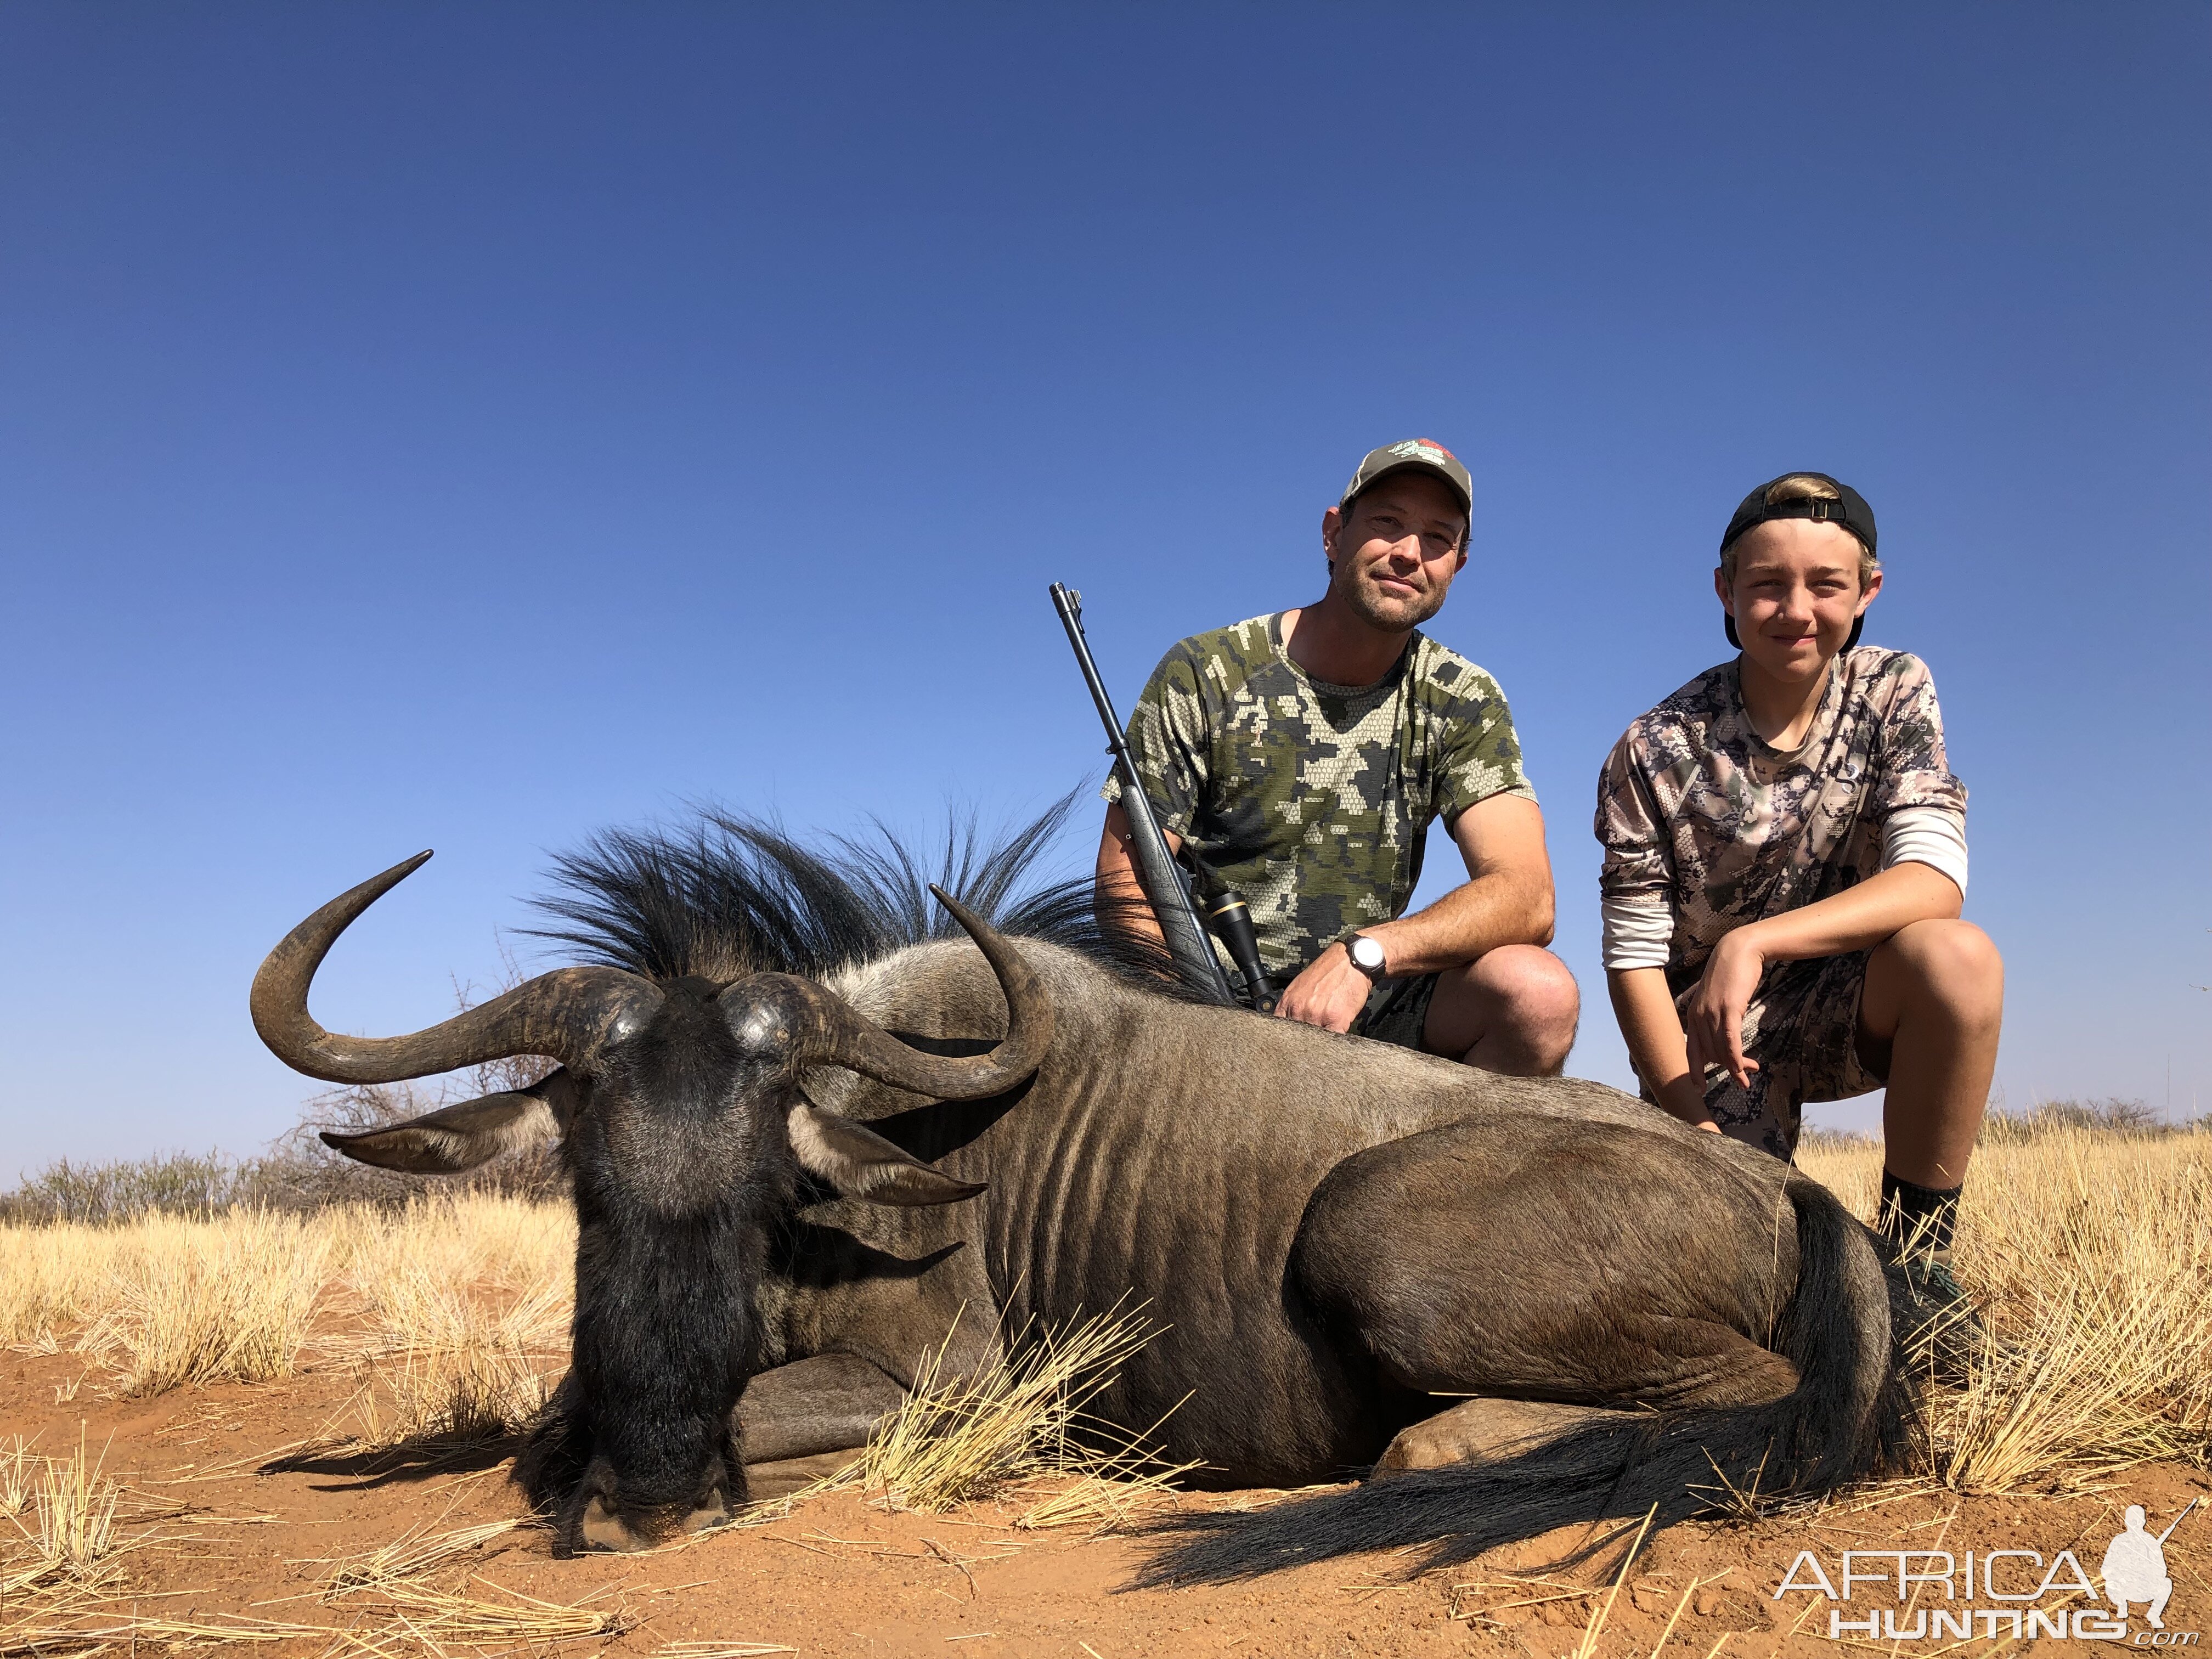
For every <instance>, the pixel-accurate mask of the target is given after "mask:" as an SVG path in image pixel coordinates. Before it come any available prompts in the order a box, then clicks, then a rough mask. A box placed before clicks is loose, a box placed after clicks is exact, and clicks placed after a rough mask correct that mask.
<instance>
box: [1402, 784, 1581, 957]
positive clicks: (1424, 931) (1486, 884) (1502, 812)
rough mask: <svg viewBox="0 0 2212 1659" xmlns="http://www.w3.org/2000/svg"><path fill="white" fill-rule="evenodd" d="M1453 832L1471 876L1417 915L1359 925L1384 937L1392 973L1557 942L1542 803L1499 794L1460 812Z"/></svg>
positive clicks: (1522, 797)
mask: <svg viewBox="0 0 2212 1659" xmlns="http://www.w3.org/2000/svg"><path fill="white" fill-rule="evenodd" d="M1451 836H1452V840H1453V841H1454V842H1456V843H1458V846H1459V851H1460V857H1461V858H1462V859H1463V860H1465V861H1466V863H1467V874H1468V878H1467V880H1465V881H1464V882H1462V883H1461V884H1459V885H1458V886H1456V887H1455V888H1453V889H1452V890H1451V891H1449V893H1446V894H1445V895H1444V896H1443V897H1442V898H1439V899H1438V900H1437V902H1435V903H1434V904H1431V905H1429V906H1428V907H1427V908H1425V909H1420V910H1417V911H1415V912H1414V913H1413V915H1409V916H1401V917H1400V918H1399V919H1398V920H1397V921H1387V922H1382V923H1378V924H1377V925H1376V926H1375V927H1363V928H1361V929H1360V932H1362V933H1366V934H1368V935H1369V936H1370V937H1371V938H1373V939H1378V940H1380V941H1381V943H1382V945H1383V963H1384V971H1385V972H1387V973H1388V974H1389V975H1390V977H1391V978H1393V979H1405V978H1407V977H1409V976H1410V975H1414V974H1431V973H1435V972H1436V971H1437V969H1443V968H1458V967H1462V966H1464V965H1465V964H1466V963H1470V962H1473V961H1474V959H1475V958H1476V957H1479V956H1480V955H1481V954H1482V953H1483V952H1484V951H1494V950H1496V949H1497V948H1498V946H1499V945H1549V944H1550V943H1551V942H1552V921H1553V898H1552V860H1551V855H1550V854H1548V853H1547V851H1546V850H1545V848H1544V811H1543V809H1542V808H1541V807H1540V806H1538V805H1536V803H1535V802H1534V801H1533V800H1530V799H1528V798H1527V797H1526V796H1522V795H1492V797H1491V798H1490V799H1488V800H1485V801H1478V802H1477V803H1476V804H1475V805H1473V806H1470V807H1468V809H1467V811H1464V812H1462V813H1461V814H1460V815H1459V821H1458V822H1457V823H1455V824H1453V825H1452V829H1451Z"/></svg>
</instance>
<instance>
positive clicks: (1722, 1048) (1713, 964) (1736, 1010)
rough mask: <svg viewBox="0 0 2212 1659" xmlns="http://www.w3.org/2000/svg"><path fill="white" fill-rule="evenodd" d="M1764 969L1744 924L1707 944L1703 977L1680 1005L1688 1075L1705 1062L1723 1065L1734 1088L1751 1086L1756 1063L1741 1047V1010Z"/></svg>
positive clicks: (1701, 1074) (1702, 1071) (1701, 1068)
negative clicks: (1687, 1048) (1710, 949)
mask: <svg viewBox="0 0 2212 1659" xmlns="http://www.w3.org/2000/svg"><path fill="white" fill-rule="evenodd" d="M1765 971H1766V957H1765V954H1764V953H1763V952H1762V951H1760V950H1759V942H1758V940H1757V939H1756V938H1755V937H1754V936H1753V932H1752V929H1751V928H1749V927H1739V928H1737V929H1736V930H1735V932H1734V933H1729V934H1728V935H1727V936H1726V937H1724V938H1723V939H1722V940H1721V942H1720V943H1719V944H1718V945H1716V946H1715V947H1714V948H1713V953H1712V955H1711V957H1707V958H1706V960H1705V976H1704V977H1703V978H1701V979H1700V980H1699V981H1698V988H1697V990H1696V992H1695V993H1694V994H1692V996H1691V998H1690V1006H1688V1007H1687V1008H1686V1009H1684V1010H1683V1018H1682V1025H1683V1035H1684V1036H1686V1037H1687V1038H1688V1039H1689V1046H1690V1075H1691V1076H1692V1077H1694V1078H1702V1077H1704V1076H1705V1068H1706V1067H1707V1066H1723V1067H1725V1068H1726V1070H1727V1072H1728V1074H1729V1076H1730V1077H1732V1078H1734V1079H1735V1085H1736V1087H1737V1088H1739V1089H1748V1088H1750V1087H1751V1074H1752V1073H1753V1072H1755V1071H1757V1070H1758V1069H1759V1062H1758V1061H1757V1060H1747V1059H1746V1058H1745V1057H1744V1052H1743V1014H1744V1010H1745V1009H1747V1008H1748V1007H1749V1006H1751V999H1752V994H1753V992H1755V991H1757V990H1758V989H1759V976H1760V975H1763V974H1764V973H1765Z"/></svg>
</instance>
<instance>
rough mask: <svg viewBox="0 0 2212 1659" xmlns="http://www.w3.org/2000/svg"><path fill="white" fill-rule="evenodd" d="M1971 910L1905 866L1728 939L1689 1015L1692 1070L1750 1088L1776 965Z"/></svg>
mask: <svg viewBox="0 0 2212 1659" xmlns="http://www.w3.org/2000/svg"><path fill="white" fill-rule="evenodd" d="M1965 905H1966V901H1965V897H1964V896H1963V895H1961V894H1960V891H1959V887H1958V884H1957V883H1956V882H1954V881H1953V880H1952V879H1951V878H1950V877H1948V876H1947V875H1944V874H1943V873H1942V872H1940V871H1938V870H1936V869H1933V868H1931V867H1930V866H1927V865H1925V864H1900V865H1898V866H1894V867H1893V868H1891V869H1887V870H1884V871H1882V872H1880V873H1879V874H1877V875H1873V876H1869V877H1868V878H1867V879H1866V880H1864V881H1863V882H1860V883H1858V884H1857V885H1856V886H1852V887H1847V888H1845V889H1844V890H1843V891H1842V892H1840V893H1834V894H1831V895H1830V896H1828V897H1826V898H1824V899H1822V900H1820V902H1818V903H1816V904H1808V905H1806V906H1805V907H1804V908H1802V909H1798V910H1784V911H1783V912H1782V913H1781V914H1780V915H1772V916H1767V917H1765V918H1764V919H1762V920H1760V921H1754V922H1750V923H1747V924H1746V925H1745V926H1744V927H1739V928H1737V929H1735V932H1733V933H1729V934H1726V935H1725V936H1723V939H1721V942H1720V943H1719V944H1718V945H1716V946H1714V947H1713V953H1712V955H1711V957H1709V958H1708V959H1707V961H1706V963H1705V975H1704V977H1703V978H1702V979H1700V980H1699V982H1698V988H1697V990H1696V991H1695V992H1694V993H1692V995H1691V997H1690V1001H1689V1005H1688V1006H1687V1007H1686V1008H1685V1009H1684V1010H1683V1014H1684V1020H1683V1024H1684V1025H1685V1026H1686V1030H1687V1036H1688V1039H1689V1044H1688V1046H1689V1064H1690V1067H1691V1069H1692V1071H1694V1072H1696V1073H1698V1074H1699V1075H1700V1076H1702V1075H1703V1074H1704V1069H1705V1066H1726V1067H1727V1068H1728V1071H1729V1076H1731V1077H1733V1078H1734V1079H1735V1080H1736V1082H1737V1083H1738V1084H1739V1085H1742V1086H1744V1087H1746V1088H1748V1087H1749V1086H1750V1080H1751V1073H1753V1072H1755V1071H1757V1070H1758V1069H1759V1063H1758V1062H1757V1061H1756V1060H1747V1059H1746V1058H1745V1057H1744V1053H1743V1015H1744V1010H1745V1009H1746V1008H1747V1007H1749V1006H1751V999H1752V996H1753V993H1755V992H1756V991H1757V990H1758V989H1759V977H1760V975H1763V974H1765V971H1766V969H1767V966H1768V964H1769V963H1777V962H1800V961H1802V960H1804V959H1805V958H1806V957H1838V956H1843V955H1845V954H1847V953H1849V952H1850V951H1866V950H1871V949H1872V948H1873V947H1874V946H1875V945H1880V944H1881V943H1882V942H1883V941H1884V940H1886V939H1890V938H1892V937H1893V936H1894V935H1895V934H1896V933H1899V931H1900V930H1902V929H1904V928H1905V927H1911V925H1912V924H1913V923H1914V922H1916V921H1951V920H1954V919H1955V918H1956V917H1957V916H1958V915H1959V912H1960V910H1961V909H1963V908H1965Z"/></svg>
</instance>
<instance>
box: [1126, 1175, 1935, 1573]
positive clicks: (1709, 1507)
mask: <svg viewBox="0 0 2212 1659" xmlns="http://www.w3.org/2000/svg"><path fill="white" fill-rule="evenodd" d="M1784 1190H1785V1192H1786V1194H1787V1196H1788V1198H1789V1200H1790V1205H1791V1206H1792V1208H1793V1209H1794V1210H1795V1212H1796V1222H1797V1241H1798V1274H1797V1288H1796V1294H1795V1295H1794V1296H1793V1297H1791V1298H1790V1303H1789V1304H1788V1307H1787V1309H1786V1310H1785V1311H1784V1316H1783V1319H1782V1322H1781V1325H1780V1328H1779V1329H1778V1331H1777V1332H1776V1333H1775V1336H1774V1346H1775V1347H1776V1348H1777V1350H1778V1351H1779V1352H1781V1353H1783V1354H1784V1356H1786V1357H1787V1358H1789V1359H1790V1361H1791V1362H1792V1363H1793V1364H1795V1365H1796V1367H1797V1372H1798V1376H1799V1379H1800V1380H1799V1383H1798V1386H1797V1388H1796V1389H1795V1390H1794V1391H1793V1392H1792V1393H1791V1394H1790V1395H1788V1396H1787V1397H1786V1398H1784V1399H1782V1400H1779V1401H1774V1402H1773V1403H1771V1404H1770V1405H1764V1406H1746V1407H1704V1408H1696V1409H1690V1410H1683V1411H1675V1412H1660V1413H1652V1414H1650V1416H1649V1417H1644V1418H1638V1419H1632V1420H1630V1421H1628V1422H1626V1423H1622V1422H1609V1423H1604V1424H1589V1425H1579V1426H1577V1427H1574V1428H1571V1429H1567V1430H1565V1431H1560V1432H1559V1433H1557V1434H1554V1435H1552V1436H1549V1437H1545V1438H1543V1439H1541V1440H1538V1441H1536V1442H1534V1443H1532V1444H1531V1445H1529V1446H1528V1448H1527V1449H1525V1450H1522V1451H1521V1452H1519V1453H1518V1454H1516V1455H1514V1456H1512V1457H1510V1458H1507V1459H1503V1460H1500V1461H1498V1462H1487V1463H1470V1464H1463V1465H1455V1466H1450V1467H1447V1468H1436V1469H1420V1470H1413V1471H1409V1472H1407V1473H1405V1474H1397V1475H1393V1476H1391V1477H1389V1479H1386V1480H1375V1481H1370V1482H1369V1483H1367V1484H1365V1485H1363V1486H1353V1487H1351V1488H1348V1489H1346V1490H1344V1491H1341V1492H1330V1493H1328V1494H1326V1495H1324V1496H1322V1497H1318V1498H1306V1499H1302V1500H1294V1501H1292V1502H1290V1503H1286V1504H1279V1505H1277V1506H1275V1507H1274V1508H1273V1509H1267V1510H1259V1511H1257V1512H1253V1513H1237V1512H1230V1513H1215V1514H1178V1515H1173V1516H1166V1517H1164V1518H1162V1519H1161V1520H1159V1521H1158V1522H1155V1523H1153V1524H1152V1526H1151V1527H1150V1528H1147V1530H1149V1531H1151V1532H1152V1533H1154V1534H1164V1535H1165V1537H1166V1539H1167V1541H1166V1542H1165V1543H1164V1545H1163V1546H1162V1547H1160V1548H1159V1549H1158V1552H1157V1553H1155V1554H1154V1555H1153V1557H1152V1559H1151V1560H1150V1561H1149V1562H1148V1563H1146V1565H1145V1567H1144V1568H1143V1570H1142V1571H1140V1572H1139V1574H1138V1575H1137V1577H1136V1579H1135V1580H1134V1583H1135V1584H1137V1585H1139V1586H1159V1585H1166V1584H1170V1583H1188V1582H1194V1581H1211V1582H1219V1581H1224V1580H1231V1579H1239V1578H1250V1577H1257V1576H1258V1575H1260V1574H1262V1573H1267V1572H1273V1571H1277V1570H1279V1569H1281V1568H1285V1567H1294V1566H1301V1565H1306V1564H1308V1563H1310V1562H1316V1561H1324V1560H1328V1559H1331V1558H1333V1557H1335V1556H1340V1555H1348V1554H1352V1553H1358V1552H1361V1551H1368V1550H1404V1549H1408V1548H1418V1547H1420V1546H1423V1545H1426V1546H1428V1547H1429V1548H1428V1549H1427V1551H1426V1553H1425V1555H1424V1556H1423V1557H1422V1559H1421V1561H1420V1567H1421V1569H1423V1570H1425V1569H1426V1568H1429V1567H1434V1566H1441V1565H1449V1564H1450V1563H1454V1562H1458V1561H1464V1560H1468V1559H1470V1558H1472V1557H1474V1556H1477V1555H1480V1554H1481V1553H1483V1552H1484V1551H1486V1550H1489V1549H1494V1548H1496V1547H1498V1546H1499V1545H1502V1544H1510V1543H1513V1542H1516V1541H1519V1540H1522V1539H1526V1538H1533V1537H1535V1536H1537V1535H1539V1534H1543V1533H1547V1532H1550V1531H1552V1530H1553V1529H1554V1528H1560V1527H1572V1526H1582V1527H1595V1528H1597V1530H1596V1531H1595V1534H1594V1535H1592V1536H1591V1537H1589V1538H1586V1539H1585V1540H1583V1541H1581V1542H1580V1543H1579V1544H1578V1545H1577V1547H1574V1548H1572V1549H1571V1550H1569V1551H1567V1552H1566V1553H1565V1556H1564V1557H1563V1559H1562V1561H1561V1562H1560V1563H1559V1564H1557V1565H1571V1564H1573V1563H1575V1562H1578V1561H1581V1560H1583V1559H1588V1557H1589V1556H1590V1555H1591V1554H1593V1553H1596V1552H1597V1551H1599V1550H1601V1549H1603V1548H1606V1547H1608V1546H1609V1544H1610V1542H1611V1541H1613V1539H1614V1538H1615V1537H1616V1536H1617V1534H1618V1530H1619V1529H1618V1528H1607V1527H1604V1526H1602V1525H1601V1523H1603V1522H1608V1521H1613V1522H1623V1523H1626V1524H1627V1525H1633V1524H1634V1523H1635V1522H1639V1521H1641V1520H1642V1519H1643V1518H1644V1516H1645V1515H1646V1514H1647V1513H1650V1514H1652V1515H1653V1516H1654V1520H1653V1529H1654V1530H1655V1531H1656V1529H1657V1528H1660V1527H1664V1526H1668V1525H1671V1524H1672V1523H1674V1522H1677V1521H1685V1520H1688V1519H1690V1518H1691V1517H1692V1516H1697V1515H1700V1514H1709V1513H1712V1512H1715V1511H1725V1510H1729V1509H1731V1508H1734V1507H1735V1506H1736V1505H1738V1504H1741V1503H1742V1502H1744V1501H1745V1500H1747V1499H1750V1498H1754V1497H1756V1498H1772V1497H1778V1496H1781V1495H1784V1494H1786V1493H1799V1492H1819V1491H1824V1490H1826V1489H1828V1488H1830V1487H1832V1486H1838V1485H1840V1484H1841V1483H1843V1482H1844V1481H1846V1480H1852V1479H1854V1478H1856V1477H1858V1476H1860V1475H1863V1474H1868V1473H1870V1472H1871V1471H1873V1470H1875V1469H1876V1468H1880V1467H1881V1466H1883V1465H1884V1464H1885V1463H1887V1462H1889V1461H1891V1460H1892V1459H1893V1458H1894V1457H1895V1456H1896V1455H1899V1453H1900V1452H1901V1451H1902V1449H1903V1448H1904V1444H1905V1431H1906V1415H1907V1411H1908V1408H1909V1403H1910V1401H1909V1396H1908V1393H1907V1389H1906V1385H1905V1368H1904V1366H1903V1364H1902V1361H1901V1355H1900V1351H1899V1346H1898V1344H1897V1341H1896V1339H1895V1337H1894V1335H1893V1332H1892V1328H1891V1322H1890V1300H1889V1289H1888V1285H1887V1282H1886V1280H1885V1279H1884V1276H1883V1270H1882V1265H1881V1261H1880V1259H1879V1258H1878V1256H1877V1255H1876V1254H1875V1246H1874V1241H1873V1239H1872V1237H1870V1236H1869V1234H1868V1232H1867V1231H1866V1230H1865V1229H1864V1228H1863V1226H1861V1225H1859V1223H1858V1222H1857V1221H1856V1220H1854V1219H1853V1218H1852V1217H1851V1216H1850V1213H1849V1212H1847V1211H1845V1210H1844V1207H1843V1206H1842V1205H1841V1204H1839V1203H1838V1201H1837V1200H1836V1198H1835V1195H1834V1194H1832V1193H1830V1192H1829V1191H1828V1190H1827V1188H1825V1187H1823V1186H1821V1185H1820V1183H1819V1182H1814V1181H1812V1180H1809V1179H1808V1178H1806V1177H1804V1176H1800V1175H1797V1174H1796V1173H1794V1172H1793V1173H1792V1174H1791V1175H1790V1177H1789V1181H1788V1184H1787V1186H1786V1188H1785V1189H1784Z"/></svg>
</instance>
